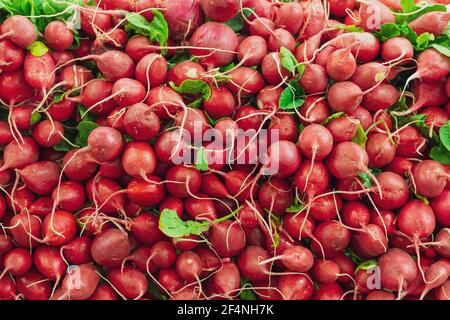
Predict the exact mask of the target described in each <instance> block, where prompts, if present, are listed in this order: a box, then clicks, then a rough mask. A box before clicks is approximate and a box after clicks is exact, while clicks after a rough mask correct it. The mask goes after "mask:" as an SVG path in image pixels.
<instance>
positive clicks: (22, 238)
mask: <svg viewBox="0 0 450 320" xmlns="http://www.w3.org/2000/svg"><path fill="white" fill-rule="evenodd" d="M10 228H11V234H12V236H13V238H14V241H15V242H16V243H17V244H18V245H19V246H21V247H24V248H29V247H36V246H37V244H38V242H37V241H36V239H39V237H40V236H41V220H40V219H39V218H38V217H37V216H34V215H28V214H26V213H20V214H16V215H15V216H14V217H13V218H12V219H11V221H10Z"/></svg>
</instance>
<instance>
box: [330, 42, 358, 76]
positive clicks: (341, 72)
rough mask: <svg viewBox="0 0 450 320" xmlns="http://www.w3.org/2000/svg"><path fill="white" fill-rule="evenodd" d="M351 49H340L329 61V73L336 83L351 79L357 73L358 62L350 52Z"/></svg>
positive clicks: (331, 55) (332, 54)
mask: <svg viewBox="0 0 450 320" xmlns="http://www.w3.org/2000/svg"><path fill="white" fill-rule="evenodd" d="M350 49H351V48H346V49H339V50H336V51H334V52H333V53H331V54H330V56H329V57H328V59H327V73H328V75H329V76H330V77H331V78H332V79H333V80H336V81H345V80H348V79H350V78H351V77H352V76H353V74H354V73H355V71H356V60H355V57H354V56H353V55H352V53H351V52H350Z"/></svg>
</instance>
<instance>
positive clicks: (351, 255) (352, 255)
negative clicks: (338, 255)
mask: <svg viewBox="0 0 450 320" xmlns="http://www.w3.org/2000/svg"><path fill="white" fill-rule="evenodd" d="M344 254H345V255H346V256H347V257H349V258H350V259H351V260H352V261H353V263H355V264H358V265H359V264H360V263H361V262H362V261H363V260H362V259H361V258H360V257H358V255H357V254H356V253H354V252H353V250H352V249H350V248H346V249H345V250H344Z"/></svg>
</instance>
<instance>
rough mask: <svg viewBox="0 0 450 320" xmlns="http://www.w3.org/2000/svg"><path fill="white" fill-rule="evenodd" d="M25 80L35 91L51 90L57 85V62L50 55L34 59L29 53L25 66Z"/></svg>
mask: <svg viewBox="0 0 450 320" xmlns="http://www.w3.org/2000/svg"><path fill="white" fill-rule="evenodd" d="M23 70H24V75H25V80H26V81H27V83H28V84H29V85H30V86H32V87H33V88H35V89H41V90H43V89H49V88H50V87H52V86H53V85H54V83H55V78H56V77H55V73H54V70H55V62H54V61H53V58H52V56H51V55H50V54H49V53H46V54H44V55H42V56H40V57H34V56H32V55H31V54H30V53H28V54H27V55H26V57H25V61H24V64H23Z"/></svg>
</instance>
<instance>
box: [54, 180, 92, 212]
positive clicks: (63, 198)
mask: <svg viewBox="0 0 450 320" xmlns="http://www.w3.org/2000/svg"><path fill="white" fill-rule="evenodd" d="M52 200H53V201H58V206H59V207H60V208H61V209H62V210H67V211H72V212H73V211H78V210H79V209H81V207H82V206H83V204H84V202H85V200H86V195H85V192H84V188H83V186H82V185H81V184H80V183H79V182H77V181H70V180H69V181H64V182H62V183H61V184H60V185H59V189H58V188H55V189H54V190H53V192H52ZM52 206H53V203H52Z"/></svg>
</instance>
